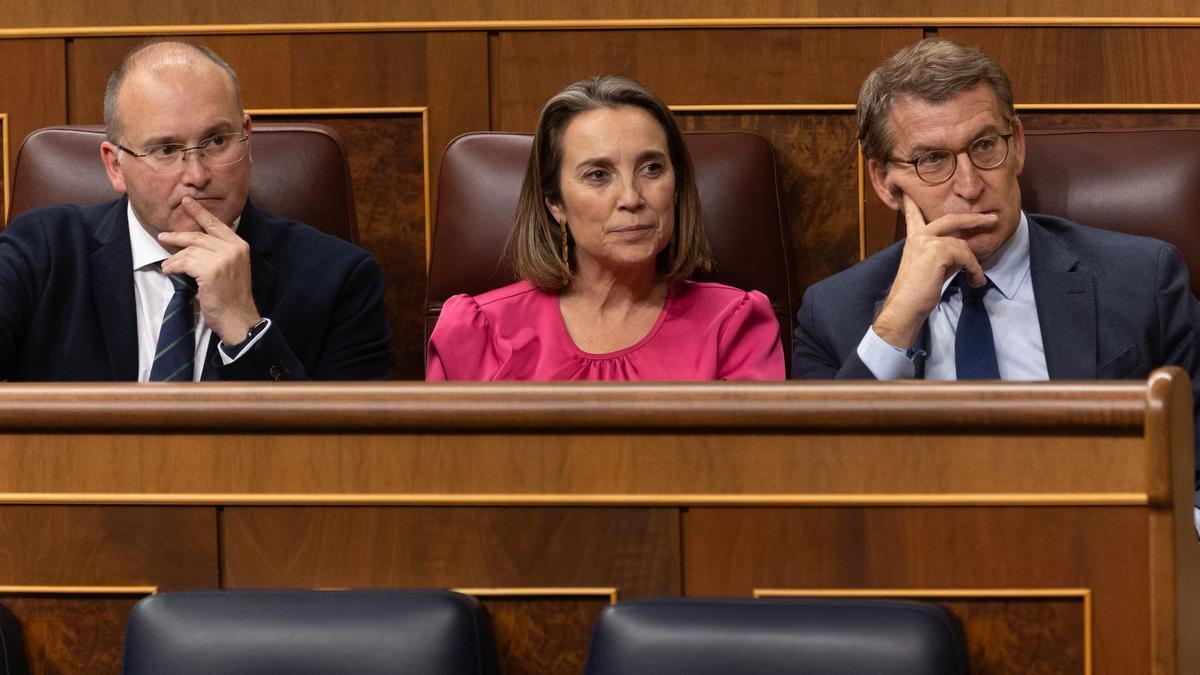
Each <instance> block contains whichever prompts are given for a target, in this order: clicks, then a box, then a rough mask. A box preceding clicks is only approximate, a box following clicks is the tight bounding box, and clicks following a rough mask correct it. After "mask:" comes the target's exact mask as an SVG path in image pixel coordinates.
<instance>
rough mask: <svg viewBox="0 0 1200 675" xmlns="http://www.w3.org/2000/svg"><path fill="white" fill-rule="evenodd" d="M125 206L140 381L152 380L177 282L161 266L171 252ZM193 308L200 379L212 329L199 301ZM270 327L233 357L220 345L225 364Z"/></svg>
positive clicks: (196, 378) (195, 378)
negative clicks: (205, 319) (156, 356)
mask: <svg viewBox="0 0 1200 675" xmlns="http://www.w3.org/2000/svg"><path fill="white" fill-rule="evenodd" d="M126 208H127V213H128V214H129V244H130V248H131V249H132V253H133V304H134V308H135V312H136V314H137V342H138V382H149V381H150V371H151V370H152V369H153V367H154V354H155V352H156V351H157V350H158V334H159V332H160V331H161V330H162V318H163V314H164V313H165V312H166V310H167V304H168V303H170V302H171V296H173V295H175V284H173V283H171V279H170V277H168V276H167V275H166V274H163V273H162V270H161V269H159V266H158V265H159V263H161V262H162V261H164V260H166V259H167V258H168V257H170V255H171V254H170V253H168V252H167V249H165V248H163V246H162V244H160V243H158V240H156V239H155V238H154V237H152V236H150V233H149V232H147V231H146V228H144V227H142V223H141V221H139V220H138V217H137V214H136V213H134V212H133V205H132V204H129V205H127V207H126ZM240 221H241V218H240V217H239V218H238V219H237V220H235V221H233V229H235V230H236V229H237V226H238V223H239V222H240ZM192 311H194V312H195V317H196V346H195V349H196V352H195V370H194V372H193V373H192V381H193V382H199V381H200V375H201V374H202V373H203V372H204V357H205V355H206V354H208V343H209V341H210V340H211V339H212V329H211V328H209V327H208V326H207V325H206V324H205V323H204V315H203V314H202V313H201V312H200V303H193V304H192ZM269 328H270V323H269V321H268V325H267V327H266V328H265V329H264V330H263V331H261V332H259V333H258V335H256V336H254V339H253V340H251V341H250V342H249V343H248V344H246V346H245V347H243V348H242V350H241V351H240V352H238V353H237V354H236V355H234V356H233V357H232V358H230V357H229V356H228V355H226V354H225V350H224V349H217V353H218V354H220V356H221V361H222V362H223V363H225V365H229V364H230V363H233V362H234V361H236V360H237V359H238V358H240V357H241V356H242V355H243V354H245V353H246V350H248V349H249V348H250V346H251V345H253V344H254V343H255V342H257V341H258V340H259V339H260V338H261V337H262V335H263V333H265V332H266V330H267V329H269Z"/></svg>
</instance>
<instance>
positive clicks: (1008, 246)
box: [984, 211, 1029, 300]
mask: <svg viewBox="0 0 1200 675" xmlns="http://www.w3.org/2000/svg"><path fill="white" fill-rule="evenodd" d="M989 262H990V263H991V264H990V265H988V267H987V269H985V270H984V272H985V273H986V274H987V277H988V279H991V280H992V285H993V286H995V287H996V290H998V291H1000V293H1001V294H1003V295H1004V297H1006V298H1008V299H1009V300H1012V299H1013V296H1015V295H1016V294H1017V288H1019V287H1020V286H1021V282H1022V281H1024V280H1025V277H1027V276H1029V221H1028V220H1027V219H1026V218H1025V212H1024V211H1021V220H1020V222H1018V223H1017V229H1016V230H1015V231H1014V232H1013V233H1012V236H1011V237H1009V238H1008V241H1006V242H1004V244H1003V245H1002V246H1001V247H1000V250H999V251H996V255H995V256H993V258H992V260H991V261H989Z"/></svg>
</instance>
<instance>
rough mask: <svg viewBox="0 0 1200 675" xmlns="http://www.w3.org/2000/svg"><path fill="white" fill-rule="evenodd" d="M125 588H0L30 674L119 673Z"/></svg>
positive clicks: (131, 600)
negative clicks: (81, 591)
mask: <svg viewBox="0 0 1200 675" xmlns="http://www.w3.org/2000/svg"><path fill="white" fill-rule="evenodd" d="M140 599H141V596H139V595H129V594H111V595H109V594H97V595H72V594H63V595H59V594H48V593H35V594H0V603H2V604H3V605H4V606H5V607H7V608H8V609H10V610H12V613H13V614H14V615H15V616H16V617H17V620H18V621H20V622H21V633H22V637H23V638H24V640H25V652H26V656H27V658H28V660H29V673H30V675H59V674H62V673H89V674H94V675H107V674H110V673H111V675H119V673H120V672H121V662H122V658H123V652H124V645H125V623H126V621H127V620H128V618H129V611H130V610H131V609H133V605H134V604H135V603H136V602H137V601H138V600H140Z"/></svg>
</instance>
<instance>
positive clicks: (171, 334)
mask: <svg viewBox="0 0 1200 675" xmlns="http://www.w3.org/2000/svg"><path fill="white" fill-rule="evenodd" d="M170 279H171V284H172V285H174V286H175V295H172V296H171V302H169V303H167V310H166V311H165V312H163V320H162V327H161V328H160V330H159V333H158V347H157V348H156V349H155V350H154V364H153V365H152V366H151V367H150V381H151V382H191V381H192V376H193V374H194V373H195V359H196V322H195V312H194V310H193V309H192V305H193V303H194V302H195V300H196V280H195V279H192V278H191V277H189V276H186V275H183V274H172V275H171V276H170Z"/></svg>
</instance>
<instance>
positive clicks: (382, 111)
mask: <svg viewBox="0 0 1200 675" xmlns="http://www.w3.org/2000/svg"><path fill="white" fill-rule="evenodd" d="M246 113H247V114H249V115H250V116H254V115H262V116H264V117H359V116H361V117H366V116H375V115H378V116H383V115H420V116H421V182H422V185H423V192H424V199H425V269H426V270H427V271H428V269H429V258H430V255H431V250H432V244H431V242H432V236H433V225H432V222H433V213H432V210H431V208H430V206H431V205H430V201H431V200H430V185H429V107H428V106H396V107H378V108H248V109H247V110H246Z"/></svg>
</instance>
